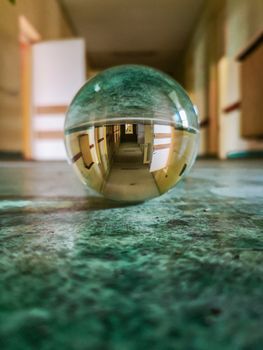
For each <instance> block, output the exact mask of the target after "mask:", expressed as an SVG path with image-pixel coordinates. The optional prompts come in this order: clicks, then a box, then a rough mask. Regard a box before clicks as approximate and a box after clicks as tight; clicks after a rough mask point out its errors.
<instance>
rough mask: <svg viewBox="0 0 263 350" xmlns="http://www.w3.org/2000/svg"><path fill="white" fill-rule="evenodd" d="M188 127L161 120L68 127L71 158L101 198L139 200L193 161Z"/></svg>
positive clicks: (168, 184) (167, 184)
mask: <svg viewBox="0 0 263 350" xmlns="http://www.w3.org/2000/svg"><path fill="white" fill-rule="evenodd" d="M195 136H196V135H195V133H194V131H192V130H186V129H176V128H175V127H174V126H172V125H162V124H138V123H130V124H121V123H119V124H116V123H115V124H112V125H97V126H91V127H87V126H82V127H78V128H74V129H72V130H70V131H69V132H68V133H67V135H66V142H67V143H70V149H71V150H72V151H73V154H71V155H70V157H71V160H72V163H73V164H74V166H75V167H76V168H77V171H78V173H79V175H80V177H81V179H82V180H83V181H84V182H85V183H86V184H87V185H88V186H90V187H92V188H93V189H94V190H95V191H97V192H99V193H101V194H104V195H105V196H106V197H108V198H111V199H115V200H123V201H141V200H144V199H146V198H147V199H148V198H152V197H156V196H158V195H159V194H161V193H164V192H166V191H167V190H168V189H170V188H171V187H173V186H174V185H175V183H176V182H177V181H178V180H179V179H180V177H181V176H182V175H183V173H184V172H185V170H186V169H187V167H188V166H190V165H191V162H192V161H193V159H192V158H193V148H194V147H195V145H196V137H195Z"/></svg>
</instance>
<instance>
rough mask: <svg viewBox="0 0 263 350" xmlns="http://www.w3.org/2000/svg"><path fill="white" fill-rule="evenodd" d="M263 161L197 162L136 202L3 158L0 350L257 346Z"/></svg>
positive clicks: (261, 340) (51, 167)
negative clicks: (155, 194) (158, 192)
mask: <svg viewBox="0 0 263 350" xmlns="http://www.w3.org/2000/svg"><path fill="white" fill-rule="evenodd" d="M262 169H263V163H262V162H259V161H242V162H241V161H232V162H215V161H210V162H208V161H199V162H197V164H196V165H195V167H194V169H193V171H192V173H191V174H190V175H189V176H188V177H187V178H186V179H185V180H184V181H183V182H182V183H180V184H179V185H178V186H177V187H176V188H175V189H174V190H172V191H171V192H170V193H168V194H166V195H164V196H162V197H159V198H157V199H154V200H151V201H149V202H145V203H142V204H138V205H133V206H125V205H119V204H118V203H113V202H105V201H103V200H102V199H100V198H97V197H95V196H94V195H90V197H87V195H89V193H87V192H85V190H84V189H83V187H82V185H81V184H80V183H79V182H78V180H77V179H76V178H75V177H74V175H73V173H72V172H71V169H70V168H69V167H68V165H66V164H63V163H56V164H55V163H40V164H36V163H22V162H20V163H15V162H6V163H1V164H0V196H1V202H0V225H1V228H0V348H1V349H4V350H6V349H14V350H20V349H44V350H48V349H76V350H78V349H80V350H82V349H92V350H96V349H102V350H104V349H114V350H126V349H127V350H140V349H143V350H147V349H151V350H154V349H158V350H159V349H160V350H165V349H186V350H191V349H198V350H199V349H200V350H203V349H204V350H205V349H208V350H211V349H212V350H217V349H218V350H219V349H220V350H221V349H224V350H237V349H245V350H249V349H251V350H257V349H262V348H263V332H262V329H263V301H262V295H263V217H262V213H263V176H262Z"/></svg>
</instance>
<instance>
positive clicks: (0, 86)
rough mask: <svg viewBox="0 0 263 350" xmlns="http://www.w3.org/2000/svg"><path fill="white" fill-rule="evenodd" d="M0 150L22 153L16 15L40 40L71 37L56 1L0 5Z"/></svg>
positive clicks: (71, 34) (30, 1)
mask: <svg viewBox="0 0 263 350" xmlns="http://www.w3.org/2000/svg"><path fill="white" fill-rule="evenodd" d="M0 13H1V16H0V51H1V55H0V151H8V152H22V111H21V110H22V106H21V72H20V66H21V57H20V44H19V16H21V15H22V16H25V18H26V19H27V20H28V21H29V23H30V24H31V25H32V26H33V27H34V28H35V30H36V31H37V32H38V33H39V35H40V37H41V40H52V39H58V38H68V37H72V36H73V33H72V29H71V28H70V26H69V24H68V23H67V21H66V19H65V18H64V17H63V13H62V11H61V9H60V7H59V5H58V3H57V1H55V0H45V1H42V0H23V1H17V3H16V5H12V4H11V3H9V2H8V1H7V0H5V1H1V2H0Z"/></svg>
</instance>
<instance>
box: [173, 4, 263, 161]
mask: <svg viewBox="0 0 263 350" xmlns="http://www.w3.org/2000/svg"><path fill="white" fill-rule="evenodd" d="M262 23H263V2H262V1H261V0H253V1H250V0H214V1H209V2H208V3H207V7H206V8H205V10H204V12H203V16H202V17H201V18H200V21H199V22H198V23H197V25H196V27H195V28H194V30H193V36H192V39H191V42H190V43H189V45H188V47H187V49H186V51H185V53H184V55H183V57H181V60H180V64H181V65H182V66H183V85H184V87H185V88H186V90H187V91H188V93H189V94H190V97H191V99H192V101H193V102H194V103H195V104H196V105H197V107H198V110H199V113H200V122H201V144H200V150H199V154H200V155H220V158H226V157H228V156H229V154H230V153H231V152H233V151H246V150H252V149H257V150H263V142H262V141H258V140H244V139H241V136H240V107H239V108H237V109H236V110H235V111H233V112H231V113H228V114H227V115H226V114H225V113H224V112H223V110H224V109H225V108H226V107H227V106H228V105H231V104H235V103H237V104H238V103H239V102H240V101H241V96H240V79H239V69H240V67H239V65H240V64H239V63H238V62H237V60H236V56H237V54H238V53H239V52H240V50H242V49H243V48H244V47H246V45H247V44H248V42H249V41H250V40H251V38H252V37H253V36H255V35H256V34H257V33H258V32H259V31H260V30H262ZM226 62H227V63H226ZM220 91H221V92H220ZM219 132H221V135H219Z"/></svg>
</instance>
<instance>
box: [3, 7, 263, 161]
mask: <svg viewBox="0 0 263 350" xmlns="http://www.w3.org/2000/svg"><path fill="white" fill-rule="evenodd" d="M262 38H263V1H262V0H133V1H123V0H107V1H103V0H45V1H43V0H16V1H12V0H0V156H1V158H4V159H9V158H10V159H32V160H62V159H65V150H64V145H63V124H64V117H65V112H66V110H67V106H68V105H69V103H70V101H71V100H72V98H73V96H74V95H75V93H76V91H77V90H78V89H79V88H80V86H81V85H82V84H83V83H84V82H85V81H86V80H87V79H89V78H90V77H92V76H94V75H95V74H97V73H98V72H100V71H101V70H103V69H105V68H108V67H112V66H115V65H119V64H127V63H135V64H144V65H148V66H152V67H155V68H158V69H161V70H163V71H164V72H166V73H168V74H170V75H171V76H173V77H174V78H175V79H176V80H177V81H179V82H180V84H181V85H182V86H183V87H184V88H185V89H186V91H187V93H188V94H189V95H190V98H191V99H192V101H193V103H194V104H195V105H196V106H197V108H198V110H199V117H200V129H201V143H200V149H199V156H203V157H217V158H220V159H226V158H244V157H248V158H249V157H262V156H263V119H262V118H263V117H262V110H263V108H262V107H263V102H262V101H263V96H262V91H263V69H262V62H263V50H262Z"/></svg>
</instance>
